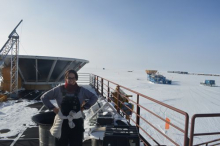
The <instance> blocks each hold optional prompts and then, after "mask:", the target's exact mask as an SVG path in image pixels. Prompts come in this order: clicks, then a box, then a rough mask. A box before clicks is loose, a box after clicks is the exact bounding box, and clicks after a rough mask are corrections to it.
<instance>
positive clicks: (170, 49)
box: [0, 0, 220, 74]
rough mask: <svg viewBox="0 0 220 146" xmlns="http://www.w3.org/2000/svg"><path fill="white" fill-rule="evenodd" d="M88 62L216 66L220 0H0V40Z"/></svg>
mask: <svg viewBox="0 0 220 146" xmlns="http://www.w3.org/2000/svg"><path fill="white" fill-rule="evenodd" d="M21 19H23V22H22V24H21V25H20V26H19V28H18V29H17V32H18V33H19V35H20V54H22V55H36V56H38V55H39V56H57V57H71V58H79V59H86V60H89V61H90V63H89V64H87V65H86V66H85V67H101V68H102V67H105V68H106V69H107V68H126V69H129V70H134V69H143V70H145V69H157V70H164V71H168V70H181V71H188V72H199V73H201V72H204V73H218V74H220V67H219V66H220V0H136V1H135V0H62V1H61V0H2V1H1V4H0V20H1V24H0V47H2V46H3V45H4V43H5V42H6V41H7V37H8V35H9V33H10V32H11V31H12V30H13V28H14V27H15V26H16V25H17V24H18V22H19V21H20V20H21Z"/></svg>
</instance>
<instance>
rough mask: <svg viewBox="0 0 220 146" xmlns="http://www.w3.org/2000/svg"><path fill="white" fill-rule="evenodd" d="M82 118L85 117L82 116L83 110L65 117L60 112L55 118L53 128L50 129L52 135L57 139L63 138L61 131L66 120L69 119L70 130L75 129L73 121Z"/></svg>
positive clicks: (71, 112)
mask: <svg viewBox="0 0 220 146" xmlns="http://www.w3.org/2000/svg"><path fill="white" fill-rule="evenodd" d="M82 117H83V115H82V112H81V110H80V111H78V112H77V113H76V112H74V111H70V113H69V115H68V116H64V115H63V114H62V112H61V111H60V110H59V112H58V114H57V115H56V116H55V119H54V122H53V126H52V127H51V129H50V133H51V135H53V136H54V137H56V138H60V137H61V130H62V124H63V120H64V119H68V120H69V126H70V128H74V127H75V124H74V122H73V119H79V118H82Z"/></svg>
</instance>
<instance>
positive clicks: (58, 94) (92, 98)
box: [41, 86, 97, 110]
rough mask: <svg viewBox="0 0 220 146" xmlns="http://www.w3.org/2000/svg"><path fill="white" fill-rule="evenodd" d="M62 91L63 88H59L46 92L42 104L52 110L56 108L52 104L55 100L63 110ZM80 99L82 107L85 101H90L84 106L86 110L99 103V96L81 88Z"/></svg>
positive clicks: (42, 97)
mask: <svg viewBox="0 0 220 146" xmlns="http://www.w3.org/2000/svg"><path fill="white" fill-rule="evenodd" d="M61 89H62V86H57V87H55V88H53V89H51V90H49V91H47V92H45V93H44V94H43V95H42V96H41V100H42V102H43V103H44V105H45V106H46V107H47V108H48V109H49V110H52V109H54V108H55V106H54V105H53V104H52V103H51V102H50V100H52V99H55V100H56V101H57V104H58V106H59V108H61V102H62V96H63V95H62V91H61ZM78 98H79V102H80V105H82V103H83V102H84V101H85V99H87V100H88V102H87V103H86V104H85V105H84V108H85V109H89V108H90V107H91V106H92V105H93V104H95V103H96V101H97V96H96V95H95V94H93V93H92V92H90V91H89V90H87V89H85V88H83V87H80V91H79V94H78Z"/></svg>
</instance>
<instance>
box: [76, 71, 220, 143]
mask: <svg viewBox="0 0 220 146" xmlns="http://www.w3.org/2000/svg"><path fill="white" fill-rule="evenodd" d="M78 81H79V83H86V84H90V85H91V86H93V88H95V90H96V92H98V93H99V94H100V95H102V96H103V97H105V98H106V99H107V100H108V101H109V102H112V103H114V104H115V108H116V109H117V111H118V113H119V114H121V115H122V116H124V117H125V118H126V119H127V121H128V122H129V124H131V125H135V126H137V128H138V131H139V133H140V138H141V141H142V142H143V143H144V145H164V143H163V142H161V141H162V140H161V139H157V138H155V134H152V131H149V129H150V128H151V129H154V130H153V131H154V132H157V133H158V134H160V135H161V136H163V137H164V138H166V139H167V140H168V141H169V142H170V143H169V145H184V146H188V145H189V146H193V145H197V146H198V145H220V143H217V142H219V141H220V138H217V139H216V138H215V139H213V140H207V141H206V142H203V143H199V144H193V142H194V138H195V137H198V136H205V135H206V136H210V135H214V136H215V135H217V136H219V134H220V132H209V133H195V130H194V128H195V125H196V123H197V124H198V122H196V118H216V117H218V118H219V117H220V113H212V114H195V115H193V117H192V119H191V129H190V138H188V125H189V116H188V114H187V113H186V112H184V111H181V110H179V109H177V108H175V107H172V106H170V105H167V104H165V103H163V102H160V101H158V100H155V99H153V98H150V97H148V96H146V95H143V94H141V93H138V92H136V91H133V90H131V89H128V88H126V87H124V86H121V85H119V84H116V83H114V82H112V81H109V80H107V79H105V78H102V77H100V76H97V75H94V74H89V73H80V74H79V80H78ZM116 87H117V88H116ZM122 89H123V91H124V92H126V94H127V95H129V96H126V95H125V94H122V93H121V90H122ZM113 92H116V93H118V94H117V95H116V96H114V95H113V94H112V93H113ZM131 96H132V98H130V97H131ZM120 97H123V98H125V99H126V100H127V101H128V102H129V103H132V104H133V105H134V108H132V109H131V108H130V107H128V106H126V105H125V104H124V103H123V102H122V101H120ZM133 98H135V99H136V100H134V99H133ZM115 101H117V102H115ZM146 101H149V102H151V103H149V104H152V103H154V104H157V105H155V107H159V108H160V110H161V109H162V108H165V109H166V111H167V110H168V109H169V110H170V111H173V113H174V112H175V113H176V114H175V115H174V114H171V115H167V116H166V117H168V116H175V118H173V119H172V121H173V122H170V121H171V120H167V119H166V118H164V117H163V116H161V114H160V113H159V114H158V112H157V111H154V110H152V106H149V105H148V106H149V107H148V106H145V105H144V103H145V102H146ZM147 103H148V102H147ZM121 105H123V106H124V107H127V109H129V110H130V111H132V113H133V116H127V115H126V112H125V111H123V109H121V108H120V106H121ZM144 113H149V114H147V116H146V115H144ZM149 115H152V116H149ZM177 115H180V116H183V118H179V117H178V116H177ZM149 117H150V118H149ZM152 117H154V118H152ZM151 118H152V121H150V119H151ZM158 119H159V120H160V121H162V123H164V124H167V125H169V126H170V127H172V129H173V130H176V131H175V132H174V135H173V136H169V135H167V133H166V132H164V131H162V130H161V129H160V128H158V127H157V126H155V124H154V123H155V121H158ZM140 125H142V126H140ZM143 125H148V127H146V126H145V127H144V126H143ZM170 129H171V128H170ZM177 131H179V135H182V136H180V137H179V139H178V140H180V139H181V142H180V143H177V142H176V139H174V138H173V137H175V135H177V133H176V132H177ZM158 134H157V136H158ZM202 139H203V141H205V140H204V137H203V138H202ZM214 142H215V143H214ZM213 143H214V144H213Z"/></svg>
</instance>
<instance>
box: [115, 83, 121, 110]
mask: <svg viewBox="0 0 220 146" xmlns="http://www.w3.org/2000/svg"><path fill="white" fill-rule="evenodd" d="M117 87H118V88H117V90H116V92H117V102H116V104H117V112H118V113H120V108H119V94H120V92H119V91H120V86H119V85H117Z"/></svg>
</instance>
